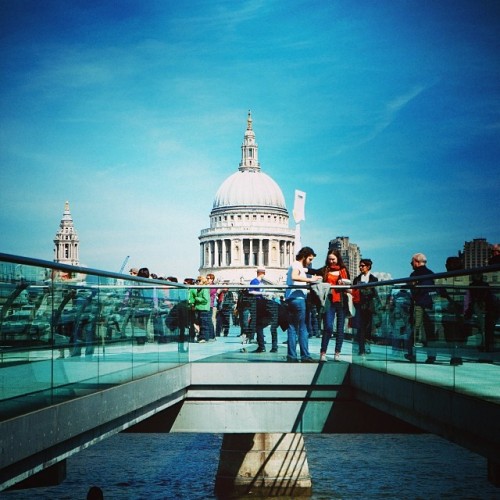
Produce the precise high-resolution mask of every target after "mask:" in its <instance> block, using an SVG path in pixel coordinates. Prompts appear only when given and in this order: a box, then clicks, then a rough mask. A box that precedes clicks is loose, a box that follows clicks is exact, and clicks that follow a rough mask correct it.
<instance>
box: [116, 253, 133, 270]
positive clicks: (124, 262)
mask: <svg viewBox="0 0 500 500" xmlns="http://www.w3.org/2000/svg"><path fill="white" fill-rule="evenodd" d="M128 259H130V255H127V256H126V257H125V260H124V261H123V264H122V267H120V271H118V272H119V273H120V274H122V273H123V270H124V269H125V266H126V265H127V262H128Z"/></svg>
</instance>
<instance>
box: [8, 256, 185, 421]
mask: <svg viewBox="0 0 500 500" xmlns="http://www.w3.org/2000/svg"><path fill="white" fill-rule="evenodd" d="M187 295H188V289H187V288H186V287H184V286H183V285H179V284H177V283H171V282H167V281H158V280H150V279H144V278H137V277H133V276H126V275H121V274H116V273H106V272H102V271H97V270H91V269H87V268H81V267H73V266H65V265H58V264H55V263H51V262H46V261H39V260H34V259H26V258H23V257H17V256H9V255H5V254H0V374H1V375H0V376H1V377H2V385H1V390H0V401H1V402H2V405H1V406H2V408H3V411H2V417H3V418H6V417H8V416H9V415H11V414H15V413H18V412H22V411H27V410H30V409H34V408H37V407H38V405H48V404H53V403H55V402H57V401H61V400H64V399H68V398H73V397H77V396H80V395H83V394H86V393H88V392H95V391H97V390H101V389H104V388H106V387H109V386H110V385H114V384H120V383H125V382H128V381H130V380H134V379H136V378H139V377H144V376H146V375H150V374H153V373H156V372H159V371H163V370H165V369H167V368H169V367H172V366H177V365H179V364H182V363H186V362H187V361H188V354H189V353H188V345H187V344H186V342H184V336H185V334H186V332H187V329H188V327H189V323H190V319H189V310H188V308H187V301H186V299H187ZM35 396H36V397H35ZM40 396H43V397H40ZM7 402H8V403H9V404H6V403H7Z"/></svg>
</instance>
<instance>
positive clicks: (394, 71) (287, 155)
mask: <svg viewBox="0 0 500 500" xmlns="http://www.w3.org/2000/svg"><path fill="white" fill-rule="evenodd" d="M499 54H500V3H499V2H496V1H481V0H479V1H478V0H474V1H473V0H471V1H460V0H453V1H439V0H429V1H426V0H420V1H410V0H408V1H404V0H392V1H385V2H384V1H378V2H373V1H371V0H370V1H353V0H348V1H335V0H329V1H327V0H324V1H321V0H316V1H314V0H304V1H302V0H286V1H285V0H280V1H273V0H262V1H261V0H252V1H244V0H242V1H234V0H228V1H218V0H192V1H189V2H178V1H173V0H161V1H160V0H157V1H152V0H141V1H139V0H136V1H130V0H128V1H127V0H122V1H120V2H111V1H105V0H99V1H90V0H73V1H67V0H46V1H44V2H40V1H39V0H2V1H1V2H0V166H1V168H0V190H1V191H0V192H1V197H0V200H1V201H0V230H1V234H2V236H1V242H2V244H1V245H0V251H2V252H6V253H13V254H17V255H24V256H29V257H37V258H42V259H47V260H52V259H53V238H54V236H55V234H56V231H57V229H58V226H59V222H60V219H61V216H62V213H63V210H64V203H65V201H66V200H69V202H70V207H71V212H72V215H73V219H74V222H75V227H76V229H77V231H78V234H79V237H80V259H81V262H82V264H83V265H86V266H89V267H93V268H98V269H106V270H113V271H117V270H118V269H119V268H120V266H121V264H122V262H123V260H124V259H125V257H126V256H127V255H129V256H130V260H129V263H128V266H137V267H142V266H147V267H149V268H150V269H151V270H152V271H153V272H156V273H157V274H161V275H176V276H178V277H179V278H183V277H186V276H193V275H196V273H197V269H198V266H199V242H198V235H199V234H200V231H201V230H202V229H204V228H207V227H209V214H210V210H211V208H212V203H213V199H214V196H215V193H216V191H217V189H218V187H219V186H220V185H221V183H222V182H223V181H224V180H225V179H226V178H227V177H228V176H229V175H231V174H232V173H234V172H235V171H236V169H237V167H238V164H239V161H240V154H241V150H240V147H241V143H242V141H243V134H244V131H245V127H246V115H247V111H248V110H249V109H250V110H251V111H252V116H253V124H254V130H255V133H256V139H257V142H258V144H259V159H260V163H261V167H262V170H263V171H264V172H265V173H267V174H268V175H270V176H271V177H272V178H273V179H274V180H275V181H276V182H277V183H278V184H279V185H280V187H281V188H282V190H283V193H284V195H285V199H286V202H287V208H288V210H289V212H290V215H291V211H292V208H293V198H294V191H295V189H300V190H302V191H305V192H306V193H307V199H306V220H305V221H304V222H303V223H302V224H301V233H302V242H303V244H307V245H310V246H312V247H313V248H314V249H315V250H316V252H317V253H318V260H320V261H323V260H324V257H325V252H326V249H327V247H328V242H329V241H330V240H331V239H333V238H335V237H336V236H340V235H342V236H349V237H350V239H351V241H352V242H354V243H357V244H358V245H359V246H360V248H361V251H362V255H363V256H364V257H369V258H372V259H373V261H374V269H373V270H374V271H384V272H389V273H391V274H392V276H393V277H395V278H396V277H404V276H407V275H408V274H409V272H410V271H411V268H410V266H409V262H410V256H411V255H412V254H413V253H415V252H424V253H426V254H427V256H428V261H429V267H430V268H431V269H433V270H434V271H443V270H444V263H445V260H446V257H448V256H449V255H456V254H457V252H458V250H460V249H462V247H463V243H464V241H469V240H471V239H473V238H478V237H484V238H486V239H488V241H490V242H491V243H493V242H498V241H500V230H499V228H500V224H499V223H498V209H499V203H498V199H499V185H500V183H499V168H498V165H499V157H500V57H499ZM291 227H293V223H292V224H291Z"/></svg>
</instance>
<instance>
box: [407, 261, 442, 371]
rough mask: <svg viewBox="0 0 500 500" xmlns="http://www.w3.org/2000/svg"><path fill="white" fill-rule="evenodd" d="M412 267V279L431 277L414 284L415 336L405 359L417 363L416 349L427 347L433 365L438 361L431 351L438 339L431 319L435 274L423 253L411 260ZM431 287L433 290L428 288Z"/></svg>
mask: <svg viewBox="0 0 500 500" xmlns="http://www.w3.org/2000/svg"><path fill="white" fill-rule="evenodd" d="M410 264H411V267H412V268H413V272H412V273H411V274H410V277H419V276H429V277H427V278H424V279H420V280H418V281H415V282H414V283H413V284H412V288H411V296H412V302H413V309H412V312H413V334H412V335H410V339H409V341H408V354H405V358H406V359H408V360H409V361H411V362H415V361H416V355H415V352H414V346H415V347H421V346H423V345H425V346H427V347H428V349H427V360H426V361H425V362H426V363H427V364H432V363H434V362H435V361H436V354H435V352H434V351H433V350H432V349H429V344H430V343H432V342H433V341H434V340H435V339H436V334H435V329H434V325H433V324H432V320H431V317H430V312H431V311H432V309H433V300H432V296H433V294H434V293H435V291H434V288H432V287H433V285H434V279H432V278H431V277H430V275H432V274H434V273H433V272H432V271H431V270H430V269H429V268H428V267H427V257H426V256H425V255H424V254H423V253H416V254H415V255H413V257H412V258H411V263H410ZM426 285H427V286H430V287H431V288H426Z"/></svg>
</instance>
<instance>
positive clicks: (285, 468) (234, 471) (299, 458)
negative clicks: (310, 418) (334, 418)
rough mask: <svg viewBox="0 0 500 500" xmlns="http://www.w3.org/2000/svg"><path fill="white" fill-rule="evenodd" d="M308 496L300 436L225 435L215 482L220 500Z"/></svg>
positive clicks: (306, 468)
mask: <svg viewBox="0 0 500 500" xmlns="http://www.w3.org/2000/svg"><path fill="white" fill-rule="evenodd" d="M311 493H312V485H311V476H310V475H309V466H308V463H307V456H306V449H305V446H304V438H303V436H302V434H300V433H299V434H292V433H285V434H283V433H259V434H224V437H223V441H222V447H221V453H220V459H219V468H218V470H217V477H216V479H215V494H216V495H217V496H218V497H219V498H238V497H242V496H248V495H251V496H255V497H279V496H287V497H309V496H311Z"/></svg>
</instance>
